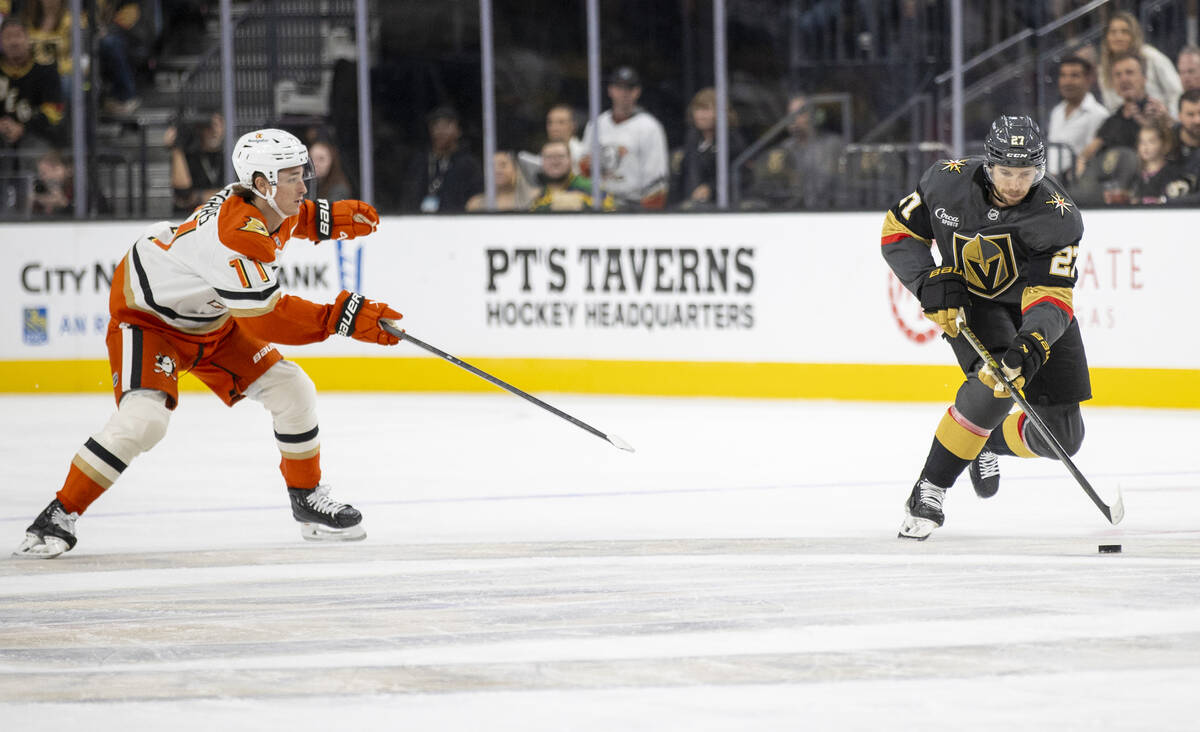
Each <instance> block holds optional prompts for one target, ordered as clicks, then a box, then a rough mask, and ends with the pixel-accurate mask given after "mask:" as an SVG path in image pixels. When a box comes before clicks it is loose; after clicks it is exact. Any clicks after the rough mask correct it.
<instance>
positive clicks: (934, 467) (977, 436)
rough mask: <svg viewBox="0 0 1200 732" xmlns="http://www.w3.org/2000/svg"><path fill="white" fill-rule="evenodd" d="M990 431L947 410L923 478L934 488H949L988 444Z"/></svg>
mask: <svg viewBox="0 0 1200 732" xmlns="http://www.w3.org/2000/svg"><path fill="white" fill-rule="evenodd" d="M990 433H991V430H988V429H985V428H983V427H980V426H978V425H976V424H974V423H973V422H971V421H970V420H968V419H967V418H966V417H964V416H963V415H962V413H960V412H959V411H958V409H957V408H955V407H953V406H952V407H950V408H949V409H947V410H946V414H945V415H943V416H942V421H941V422H940V423H939V424H938V427H937V430H936V431H935V432H934V436H933V445H932V446H930V448H929V455H928V456H927V457H926V458H925V468H924V470H922V471H921V475H922V476H923V477H924V478H926V479H927V480H929V482H931V483H933V484H934V485H937V486H941V487H943V488H948V487H950V486H952V485H954V481H955V480H957V479H958V476H959V475H960V474H961V473H962V471H963V470H964V469H965V468H966V467H967V465H968V464H969V463H970V462H971V461H972V460H974V459H975V456H976V455H978V454H979V451H980V450H982V449H983V445H984V443H986V442H987V439H988V435H989V434H990Z"/></svg>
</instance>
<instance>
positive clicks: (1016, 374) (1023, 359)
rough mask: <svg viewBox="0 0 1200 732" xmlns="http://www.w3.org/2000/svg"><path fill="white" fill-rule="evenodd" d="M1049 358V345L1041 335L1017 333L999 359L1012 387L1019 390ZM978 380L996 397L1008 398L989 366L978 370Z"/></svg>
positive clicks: (1001, 383) (1002, 383)
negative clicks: (990, 389) (988, 387)
mask: <svg viewBox="0 0 1200 732" xmlns="http://www.w3.org/2000/svg"><path fill="white" fill-rule="evenodd" d="M1049 358H1050V344H1049V343H1047V342H1046V339H1045V338H1044V337H1043V336H1042V334H1041V333H1038V332H1037V331H1032V332H1030V333H1019V334H1018V335H1017V337H1016V338H1014V339H1013V342H1012V345H1010V346H1009V347H1008V350H1007V351H1005V352H1004V356H1003V357H1002V358H1001V359H1000V368H1001V370H1002V371H1004V376H1005V378H1007V379H1008V380H1009V382H1010V383H1012V385H1013V386H1015V387H1016V388H1018V389H1020V388H1023V387H1024V386H1025V385H1026V384H1028V383H1029V382H1030V381H1031V380H1032V379H1033V375H1034V374H1036V373H1037V370H1038V369H1040V368H1041V367H1042V364H1044V363H1046V361H1047V360H1049ZM979 380H980V381H982V382H983V383H984V384H986V385H987V386H990V387H992V394H993V396H996V397H1006V396H1008V395H1009V394H1008V389H1007V388H1006V387H1005V386H1004V382H1002V381H1001V380H1000V379H998V378H996V375H995V374H994V373H993V372H992V369H991V367H990V366H984V367H983V368H982V369H980V370H979Z"/></svg>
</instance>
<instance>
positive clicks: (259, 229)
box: [241, 216, 271, 238]
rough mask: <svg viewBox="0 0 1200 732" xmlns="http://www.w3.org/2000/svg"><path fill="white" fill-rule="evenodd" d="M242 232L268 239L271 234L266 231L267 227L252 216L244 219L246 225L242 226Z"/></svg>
mask: <svg viewBox="0 0 1200 732" xmlns="http://www.w3.org/2000/svg"><path fill="white" fill-rule="evenodd" d="M241 230H242V231H249V232H251V233H253V234H262V235H263V236H265V237H268V238H269V237H270V236H271V232H269V231H267V225H266V224H264V223H263V222H262V221H260V220H258V219H256V218H254V217H253V216H247V217H246V224H245V225H244V226H242V229H241Z"/></svg>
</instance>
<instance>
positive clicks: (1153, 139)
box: [1130, 117, 1192, 204]
mask: <svg viewBox="0 0 1200 732" xmlns="http://www.w3.org/2000/svg"><path fill="white" fill-rule="evenodd" d="M1169 124H1170V122H1169V121H1168V120H1167V119H1165V118H1162V117H1157V118H1154V119H1151V120H1149V121H1148V122H1147V123H1146V124H1144V125H1142V128H1141V129H1140V130H1139V131H1138V142H1137V153H1138V176H1137V178H1135V179H1134V182H1133V188H1132V190H1131V191H1130V203H1140V204H1162V203H1166V202H1167V201H1168V199H1172V198H1179V197H1180V196H1183V195H1186V194H1187V193H1188V192H1189V191H1190V190H1191V188H1192V181H1191V180H1190V179H1189V178H1188V176H1187V174H1186V173H1185V172H1184V170H1183V168H1182V167H1181V166H1180V165H1179V164H1178V163H1175V162H1172V161H1171V160H1169V158H1171V157H1172V150H1171V147H1172V144H1173V139H1174V138H1173V136H1172V135H1171V128H1170V127H1169Z"/></svg>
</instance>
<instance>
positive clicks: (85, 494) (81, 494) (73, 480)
mask: <svg viewBox="0 0 1200 732" xmlns="http://www.w3.org/2000/svg"><path fill="white" fill-rule="evenodd" d="M107 488H108V486H107V485H101V484H100V483H97V482H96V481H95V480H93V479H92V478H89V477H88V476H87V474H86V473H84V472H83V471H82V470H80V469H79V468H78V467H76V466H75V464H74V463H72V464H71V469H70V470H68V471H67V480H66V481H65V482H64V483H63V487H62V488H60V489H59V490H58V493H56V494H55V498H57V499H58V502H59V503H61V504H62V505H63V508H65V509H66V510H67V513H78V514H82V513H83V512H84V511H86V510H87V507H88V506H90V505H92V502H93V501H95V500H96V499H97V498H99V497H100V494H102V493H104V491H105V490H106V489H107Z"/></svg>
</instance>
